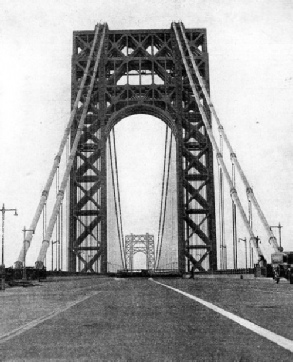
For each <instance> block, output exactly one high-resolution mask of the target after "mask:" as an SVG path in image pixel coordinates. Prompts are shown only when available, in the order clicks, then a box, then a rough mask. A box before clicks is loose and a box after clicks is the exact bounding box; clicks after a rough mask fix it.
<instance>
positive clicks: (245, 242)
mask: <svg viewBox="0 0 293 362" xmlns="http://www.w3.org/2000/svg"><path fill="white" fill-rule="evenodd" d="M240 240H242V241H244V245H245V268H246V269H247V239H246V238H244V239H241V238H239V239H238V242H240Z"/></svg>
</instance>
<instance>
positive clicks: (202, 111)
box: [172, 22, 263, 257]
mask: <svg viewBox="0 0 293 362" xmlns="http://www.w3.org/2000/svg"><path fill="white" fill-rule="evenodd" d="M172 27H173V29H174V32H175V36H176V40H177V44H178V46H179V50H180V53H181V56H182V61H183V64H184V67H185V70H186V73H187V76H188V79H189V84H190V86H191V88H192V92H193V95H194V98H195V101H196V104H197V106H198V109H199V112H200V114H201V117H202V120H203V123H204V125H205V128H206V132H207V134H208V136H209V139H210V141H211V144H212V146H213V148H214V150H215V152H216V155H217V158H218V162H219V163H220V165H221V167H222V170H223V174H224V176H225V177H226V180H227V182H228V184H229V187H230V194H231V198H232V200H233V201H234V202H235V204H236V205H237V207H238V209H239V211H240V215H241V217H242V220H243V222H244V225H245V227H246V229H247V231H248V233H249V235H250V238H251V240H252V242H253V245H254V247H255V249H256V250H257V252H258V255H259V256H260V257H263V253H262V251H261V249H260V248H259V246H258V245H257V243H256V238H255V236H254V233H253V231H252V230H251V228H250V225H249V221H248V218H247V216H246V213H245V211H244V209H243V206H242V204H241V201H240V199H239V196H238V194H237V191H236V189H235V188H234V187H233V182H232V180H231V177H230V174H229V172H228V170H227V167H226V165H225V163H224V160H223V155H222V153H221V152H220V150H219V147H218V144H217V142H216V140H215V137H214V135H213V132H212V128H211V125H210V122H209V120H208V118H207V115H206V113H205V109H204V106H203V104H202V102H201V100H200V97H199V94H198V92H197V90H196V88H195V83H194V81H193V79H192V75H191V72H190V67H189V65H188V63H187V60H186V56H185V52H184V50H183V46H182V43H181V40H180V38H179V34H178V31H177V29H176V25H175V23H174V22H173V23H172ZM182 33H183V37H184V36H185V34H184V32H183V31H182ZM185 39H186V37H185ZM186 42H187V39H186ZM189 49H190V48H189ZM190 58H191V59H192V60H193V56H192V53H191V57H190Z"/></svg>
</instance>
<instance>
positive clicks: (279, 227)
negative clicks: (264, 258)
mask: <svg viewBox="0 0 293 362" xmlns="http://www.w3.org/2000/svg"><path fill="white" fill-rule="evenodd" d="M282 227H283V226H282V225H281V223H280V222H279V225H277V226H270V229H271V230H272V228H277V229H279V240H280V249H281V248H282V240H281V229H282Z"/></svg>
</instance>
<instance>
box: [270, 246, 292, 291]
mask: <svg viewBox="0 0 293 362" xmlns="http://www.w3.org/2000/svg"><path fill="white" fill-rule="evenodd" d="M271 261H272V268H273V273H274V276H273V278H274V279H275V281H276V283H279V280H280V278H282V277H283V278H286V279H287V280H289V282H290V284H293V251H279V252H276V253H273V254H272V255H271Z"/></svg>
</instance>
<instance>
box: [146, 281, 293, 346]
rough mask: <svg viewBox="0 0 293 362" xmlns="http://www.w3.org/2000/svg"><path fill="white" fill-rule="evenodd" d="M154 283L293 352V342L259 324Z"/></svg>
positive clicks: (184, 293) (167, 286) (178, 290)
mask: <svg viewBox="0 0 293 362" xmlns="http://www.w3.org/2000/svg"><path fill="white" fill-rule="evenodd" d="M152 281H153V282H154V283H156V284H159V285H162V286H164V287H166V288H169V289H171V290H174V291H175V292H177V293H180V294H182V295H184V296H185V297H187V298H190V299H192V300H194V301H196V302H198V303H200V304H202V305H204V306H205V307H207V308H209V309H212V310H213V311H215V312H217V313H219V314H221V315H223V316H224V317H226V318H229V319H231V320H232V321H234V322H236V323H238V324H240V325H241V326H243V327H245V328H247V329H249V330H251V331H252V332H254V333H257V334H258V335H260V336H262V337H264V338H266V339H268V340H269V341H271V342H273V343H275V344H278V345H279V346H281V347H283V348H285V349H287V350H288V351H290V352H293V341H292V340H290V339H287V338H285V337H282V336H280V335H278V334H276V333H274V332H271V331H269V330H268V329H265V328H262V327H260V326H258V325H257V324H254V323H252V322H249V321H248V320H246V319H244V318H241V317H238V316H237V315H235V314H233V313H231V312H227V311H226V310H224V309H222V308H219V307H217V306H216V305H214V304H212V303H210V302H206V301H205V300H203V299H200V298H198V297H195V296H194V295H191V294H188V293H186V292H183V291H182V290H180V289H176V288H173V287H170V286H169V285H166V284H163V283H160V282H156V281H154V280H152Z"/></svg>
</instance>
